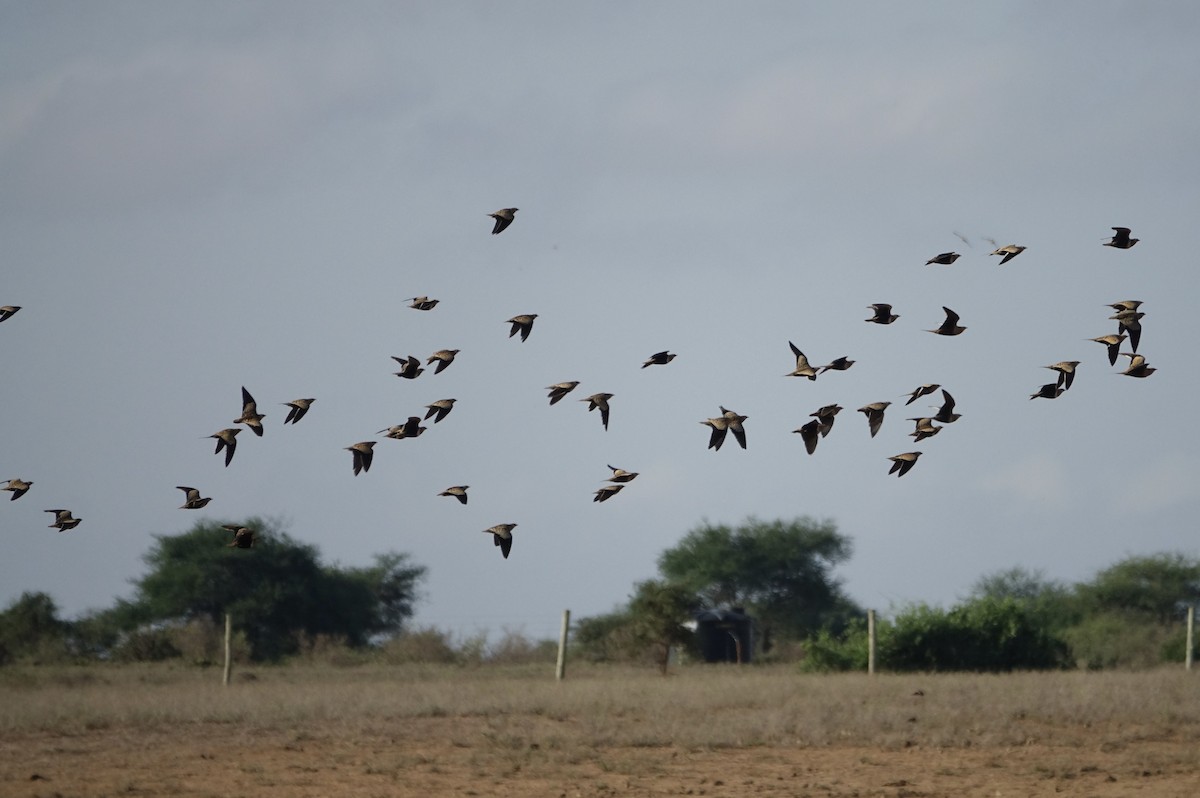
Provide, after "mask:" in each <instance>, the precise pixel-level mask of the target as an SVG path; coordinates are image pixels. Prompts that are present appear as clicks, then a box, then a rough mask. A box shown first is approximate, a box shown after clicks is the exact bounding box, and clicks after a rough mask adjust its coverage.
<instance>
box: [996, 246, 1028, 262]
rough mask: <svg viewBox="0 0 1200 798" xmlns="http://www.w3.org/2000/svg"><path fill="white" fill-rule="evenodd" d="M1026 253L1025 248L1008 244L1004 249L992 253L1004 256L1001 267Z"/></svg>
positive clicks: (999, 248) (1000, 248)
mask: <svg viewBox="0 0 1200 798" xmlns="http://www.w3.org/2000/svg"><path fill="white" fill-rule="evenodd" d="M1024 251H1025V247H1019V246H1017V245H1016V244H1007V245H1005V246H1003V247H998V248H997V249H996V250H994V251H993V252H992V254H993V255H1003V256H1004V257H1003V258H1001V259H1000V265H1001V266H1003V265H1004V264H1006V263H1008V262H1009V261H1010V260H1012V259H1013V258H1015V257H1017V256H1018V255H1020V254H1021V253H1022V252H1024Z"/></svg>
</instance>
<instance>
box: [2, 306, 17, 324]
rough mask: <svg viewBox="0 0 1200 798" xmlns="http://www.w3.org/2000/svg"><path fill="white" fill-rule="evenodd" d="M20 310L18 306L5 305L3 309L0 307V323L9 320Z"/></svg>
mask: <svg viewBox="0 0 1200 798" xmlns="http://www.w3.org/2000/svg"><path fill="white" fill-rule="evenodd" d="M20 309H21V306H20V305H5V306H4V307H0V321H4V320H5V319H7V318H9V317H10V316H12V315H13V314H14V313H16V312H17V311H18V310H20Z"/></svg>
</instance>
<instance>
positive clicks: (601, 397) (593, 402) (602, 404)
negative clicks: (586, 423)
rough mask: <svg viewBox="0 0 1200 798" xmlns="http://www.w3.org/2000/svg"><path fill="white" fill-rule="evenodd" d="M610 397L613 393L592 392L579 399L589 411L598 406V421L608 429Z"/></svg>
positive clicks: (551, 402) (552, 401) (552, 402)
mask: <svg viewBox="0 0 1200 798" xmlns="http://www.w3.org/2000/svg"><path fill="white" fill-rule="evenodd" d="M612 398H613V395H612V394H611V393H594V394H592V395H591V396H588V397H586V398H584V399H580V400H579V401H581V402H587V403H588V412H589V413H590V412H592V411H593V410H595V409H596V408H600V421H601V423H603V424H604V428H605V429H608V400H609V399H612ZM550 404H554V400H553V399H551V401H550Z"/></svg>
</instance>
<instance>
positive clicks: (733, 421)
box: [721, 407, 750, 449]
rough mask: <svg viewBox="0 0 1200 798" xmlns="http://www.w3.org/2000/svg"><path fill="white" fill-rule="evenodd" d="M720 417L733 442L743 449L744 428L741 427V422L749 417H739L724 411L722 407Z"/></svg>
mask: <svg viewBox="0 0 1200 798" xmlns="http://www.w3.org/2000/svg"><path fill="white" fill-rule="evenodd" d="M721 415H722V416H723V417H724V419H725V425H726V428H727V429H728V431H729V432H732V433H733V437H734V440H736V441H737V442H738V446H741V447H742V448H743V449H745V448H746V428H745V427H743V426H742V422H743V421H745V420H746V419H748V418H750V416H743V415H740V414H738V413H735V412H734V411H732V410H726V409H725V408H724V407H722V408H721Z"/></svg>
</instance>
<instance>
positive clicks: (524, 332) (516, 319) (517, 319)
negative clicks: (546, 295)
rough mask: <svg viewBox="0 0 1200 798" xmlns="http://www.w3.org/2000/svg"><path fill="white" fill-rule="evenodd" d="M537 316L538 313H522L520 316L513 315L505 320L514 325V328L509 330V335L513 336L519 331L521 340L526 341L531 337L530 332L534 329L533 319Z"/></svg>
mask: <svg viewBox="0 0 1200 798" xmlns="http://www.w3.org/2000/svg"><path fill="white" fill-rule="evenodd" d="M537 317H538V314H536V313H522V314H521V315H520V316H513V317H512V318H511V319H509V320H508V321H506V322H504V323H505V324H511V325H512V329H511V330H509V331H508V337H509V338H512V337H513V336H514V335H516V334H517V333H521V341H522V342H524V341H525V339H526V338H528V337H529V333H530V332H532V331H533V320H534V319H536V318H537Z"/></svg>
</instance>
